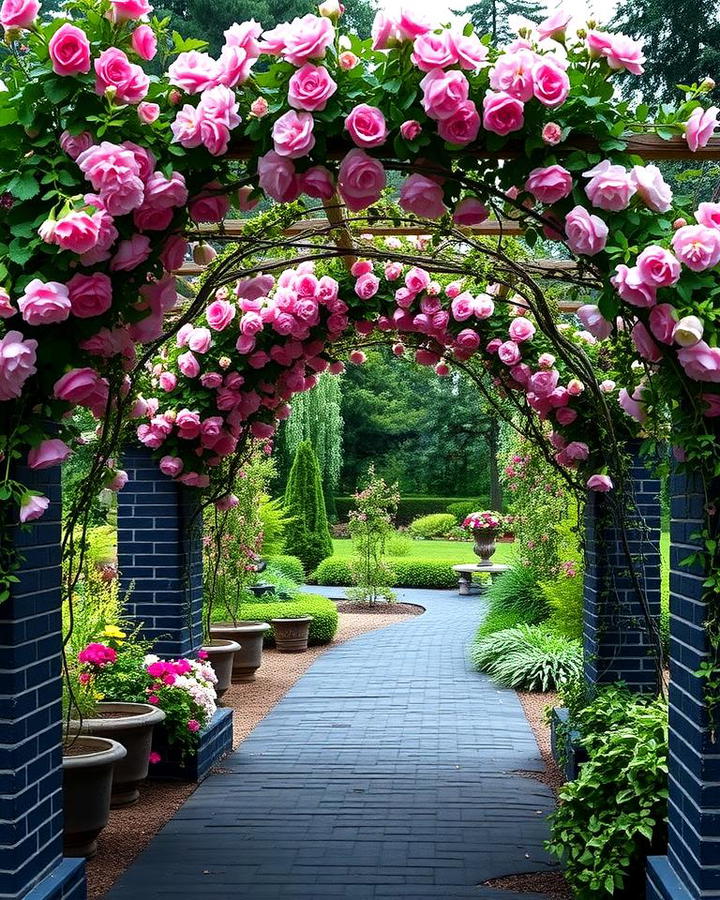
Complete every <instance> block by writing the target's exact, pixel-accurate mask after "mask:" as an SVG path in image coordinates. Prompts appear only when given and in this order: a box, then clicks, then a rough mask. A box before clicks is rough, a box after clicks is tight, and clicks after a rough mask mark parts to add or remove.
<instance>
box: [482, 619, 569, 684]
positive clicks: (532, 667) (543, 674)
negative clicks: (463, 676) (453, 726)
mask: <svg viewBox="0 0 720 900" xmlns="http://www.w3.org/2000/svg"><path fill="white" fill-rule="evenodd" d="M471 656H472V660H473V663H474V664H475V666H476V667H477V668H478V669H479V670H480V671H481V672H486V673H487V674H488V675H489V676H490V677H491V678H492V679H493V681H496V682H497V683H498V684H501V685H503V687H511V688H515V689H516V690H526V691H551V690H553V689H554V688H556V687H557V686H558V685H559V684H561V683H562V682H563V681H564V680H565V679H567V678H571V677H573V676H577V675H579V674H580V672H581V671H582V661H583V657H582V645H581V644H580V641H572V640H567V639H566V638H564V637H561V636H559V635H557V634H555V633H554V632H552V631H551V630H550V629H549V628H548V627H547V626H545V625H517V626H515V627H514V628H508V629H505V630H504V631H496V632H495V633H494V634H491V635H488V636H487V637H483V638H480V639H479V640H477V641H476V643H475V644H474V646H473V648H472V650H471Z"/></svg>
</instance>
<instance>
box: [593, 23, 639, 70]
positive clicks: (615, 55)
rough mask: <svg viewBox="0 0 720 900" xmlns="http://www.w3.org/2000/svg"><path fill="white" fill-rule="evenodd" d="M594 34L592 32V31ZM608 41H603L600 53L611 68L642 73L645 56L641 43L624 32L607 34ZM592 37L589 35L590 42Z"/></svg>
mask: <svg viewBox="0 0 720 900" xmlns="http://www.w3.org/2000/svg"><path fill="white" fill-rule="evenodd" d="M590 34H592V32H590ZM606 39H607V43H606V42H605V41H603V42H602V44H603V46H602V47H601V49H600V55H601V56H604V57H605V59H606V60H607V63H608V65H609V66H610V68H611V69H627V71H628V72H631V73H632V74H633V75H642V74H643V72H644V71H645V69H644V68H643V63H644V62H645V56H644V55H643V52H642V47H641V45H640V44H639V43H638V42H637V41H634V40H632V38H629V37H627V36H626V35H624V34H610V35H607V36H606ZM589 43H590V37H589V36H588V44H589Z"/></svg>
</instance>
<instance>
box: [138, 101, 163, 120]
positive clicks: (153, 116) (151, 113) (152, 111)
mask: <svg viewBox="0 0 720 900" xmlns="http://www.w3.org/2000/svg"><path fill="white" fill-rule="evenodd" d="M137 113H138V118H139V119H140V121H141V122H142V123H143V124H144V125H152V123H153V122H156V121H157V120H158V118H159V116H160V107H159V106H158V105H157V103H144V102H143V103H139V104H138V108H137Z"/></svg>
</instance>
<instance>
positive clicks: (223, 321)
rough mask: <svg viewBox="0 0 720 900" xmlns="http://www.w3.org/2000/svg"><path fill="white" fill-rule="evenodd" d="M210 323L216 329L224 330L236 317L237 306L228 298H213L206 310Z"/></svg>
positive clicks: (206, 316)
mask: <svg viewBox="0 0 720 900" xmlns="http://www.w3.org/2000/svg"><path fill="white" fill-rule="evenodd" d="M205 318H206V319H207V323H208V325H209V326H210V327H211V328H212V329H213V330H215V331H223V330H224V329H225V328H227V326H228V325H229V324H230V323H231V322H232V320H233V319H234V318H235V306H234V305H233V304H232V303H230V302H229V301H227V300H213V302H212V303H211V304H210V305H209V306H208V308H207V309H206V311H205Z"/></svg>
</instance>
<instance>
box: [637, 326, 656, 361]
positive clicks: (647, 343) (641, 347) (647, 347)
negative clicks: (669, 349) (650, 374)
mask: <svg viewBox="0 0 720 900" xmlns="http://www.w3.org/2000/svg"><path fill="white" fill-rule="evenodd" d="M630 335H631V337H632V341H633V344H634V345H635V349H636V350H637V352H638V353H639V354H640V356H642V358H643V359H646V360H647V361H648V362H652V363H656V362H660V360H661V359H662V353H661V352H660V348H659V347H658V345H657V344H656V343H655V341H654V340H653V339H652V337H651V335H650V332H649V331H648V330H647V328H646V327H645V326H644V325H643V323H642V322H636V323H635V325H634V326H633V328H632V331H631V332H630Z"/></svg>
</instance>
